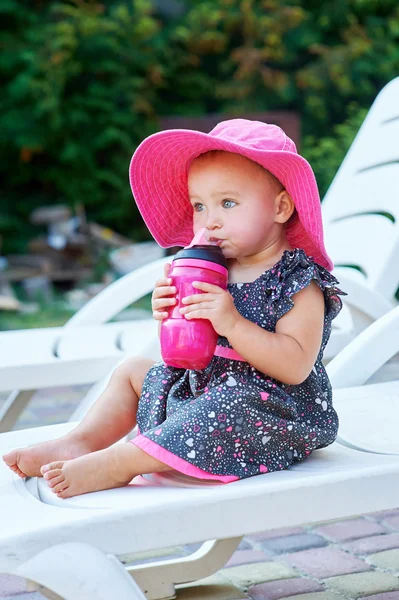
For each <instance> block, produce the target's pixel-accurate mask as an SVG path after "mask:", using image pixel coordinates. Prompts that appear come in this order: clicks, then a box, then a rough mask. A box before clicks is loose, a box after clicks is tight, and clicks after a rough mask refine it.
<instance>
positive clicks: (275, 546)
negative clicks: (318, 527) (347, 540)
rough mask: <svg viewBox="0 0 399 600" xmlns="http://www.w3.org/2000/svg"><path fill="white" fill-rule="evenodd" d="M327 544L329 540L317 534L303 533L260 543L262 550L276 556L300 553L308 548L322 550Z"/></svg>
mask: <svg viewBox="0 0 399 600" xmlns="http://www.w3.org/2000/svg"><path fill="white" fill-rule="evenodd" d="M327 544H328V542H327V540H325V539H324V538H323V537H321V536H320V535H316V534H315V533H301V534H299V535H289V536H287V537H281V538H276V539H274V540H264V541H263V542H259V545H260V547H261V548H262V550H268V551H269V552H275V553H276V554H287V553H288V552H299V551H300V550H307V549H308V548H321V547H322V546H327Z"/></svg>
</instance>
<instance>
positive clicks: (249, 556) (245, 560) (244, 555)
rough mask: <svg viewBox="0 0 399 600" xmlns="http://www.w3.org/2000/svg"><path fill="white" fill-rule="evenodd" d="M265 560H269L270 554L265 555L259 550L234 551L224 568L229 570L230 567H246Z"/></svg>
mask: <svg viewBox="0 0 399 600" xmlns="http://www.w3.org/2000/svg"><path fill="white" fill-rule="evenodd" d="M267 560H270V554H269V555H267V554H266V553H265V552H261V551H260V550H236V551H235V552H234V554H233V556H232V557H231V558H230V560H229V562H228V563H227V564H226V565H225V567H224V568H225V569H229V568H230V567H237V566H238V565H248V564H250V563H255V562H256V563H259V562H262V561H265V562H266V561H267Z"/></svg>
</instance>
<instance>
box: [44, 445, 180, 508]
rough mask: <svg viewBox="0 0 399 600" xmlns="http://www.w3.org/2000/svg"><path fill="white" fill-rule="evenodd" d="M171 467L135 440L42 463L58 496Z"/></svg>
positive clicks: (115, 484)
mask: <svg viewBox="0 0 399 600" xmlns="http://www.w3.org/2000/svg"><path fill="white" fill-rule="evenodd" d="M168 470H172V469H171V467H169V466H168V465H165V464H164V463H162V462H160V461H159V460H157V459H156V458H153V457H152V456H150V455H149V454H147V453H146V452H143V450H141V449H140V448H138V447H137V446H135V445H134V444H131V443H128V444H117V445H116V446H111V447H110V448H105V449H104V450H99V451H97V452H92V453H91V454H86V455H85V456H80V457H79V458H75V459H73V460H66V461H55V462H52V463H50V464H48V465H45V466H43V467H42V469H41V471H42V474H43V477H44V478H45V479H46V480H47V484H48V486H49V487H50V488H51V489H52V491H53V492H54V493H55V494H57V496H58V497H59V498H70V497H71V496H78V495H80V494H86V493H88V492H97V491H99V490H106V489H109V488H116V487H122V486H125V485H127V484H128V483H129V482H130V481H131V480H132V479H133V477H135V476H136V475H141V474H143V473H159V472H161V471H168Z"/></svg>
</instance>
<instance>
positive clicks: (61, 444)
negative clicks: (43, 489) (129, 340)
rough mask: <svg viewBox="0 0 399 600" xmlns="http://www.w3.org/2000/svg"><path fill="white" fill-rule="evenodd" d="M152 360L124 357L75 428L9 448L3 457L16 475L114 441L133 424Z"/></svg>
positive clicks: (33, 472)
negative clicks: (53, 436) (63, 433)
mask: <svg viewBox="0 0 399 600" xmlns="http://www.w3.org/2000/svg"><path fill="white" fill-rule="evenodd" d="M153 364H154V362H153V361H151V360H149V359H146V358H130V359H128V360H126V361H125V362H123V363H122V364H121V365H119V367H117V368H116V369H115V371H114V372H113V374H112V376H111V379H110V382H109V384H108V385H107V387H106V389H105V390H104V392H103V393H102V394H101V395H100V396H99V398H98V400H97V401H96V403H95V404H94V405H93V406H92V407H91V409H90V410H89V412H88V413H87V415H86V416H85V417H84V419H83V420H82V421H81V423H79V425H77V427H76V428H75V429H73V430H72V431H71V432H70V433H68V434H67V435H65V436H63V437H61V438H59V439H57V440H52V441H49V442H43V443H41V444H37V445H35V446H30V447H28V448H19V449H17V450H12V451H11V452H8V453H7V454H5V455H4V456H3V460H4V461H5V463H6V464H7V465H8V466H9V467H10V469H12V470H13V471H14V472H15V473H17V475H19V476H20V477H25V476H26V475H29V476H31V477H39V476H40V475H41V473H40V468H41V467H42V466H43V465H44V464H46V463H48V462H50V461H54V460H66V459H74V458H77V457H79V456H82V455H84V454H88V453H90V452H96V451H97V450H102V449H103V448H107V447H108V446H110V445H111V444H113V443H115V442H117V441H118V440H120V439H121V438H123V437H124V436H125V435H127V434H128V433H129V432H130V431H131V430H132V429H133V427H134V426H135V425H136V413H137V406H138V401H139V398H140V394H141V388H142V386H143V382H144V378H145V376H146V374H147V372H148V370H149V369H150V367H152V365H153Z"/></svg>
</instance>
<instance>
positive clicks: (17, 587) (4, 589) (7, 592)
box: [0, 573, 26, 600]
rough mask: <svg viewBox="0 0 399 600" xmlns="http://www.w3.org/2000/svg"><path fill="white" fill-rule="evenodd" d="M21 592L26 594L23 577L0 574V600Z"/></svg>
mask: <svg viewBox="0 0 399 600" xmlns="http://www.w3.org/2000/svg"><path fill="white" fill-rule="evenodd" d="M23 592H26V580H25V579H24V578H23V577H16V576H15V575H8V574H6V573H0V600H1V598H3V597H9V596H12V595H16V594H22V593H23Z"/></svg>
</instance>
